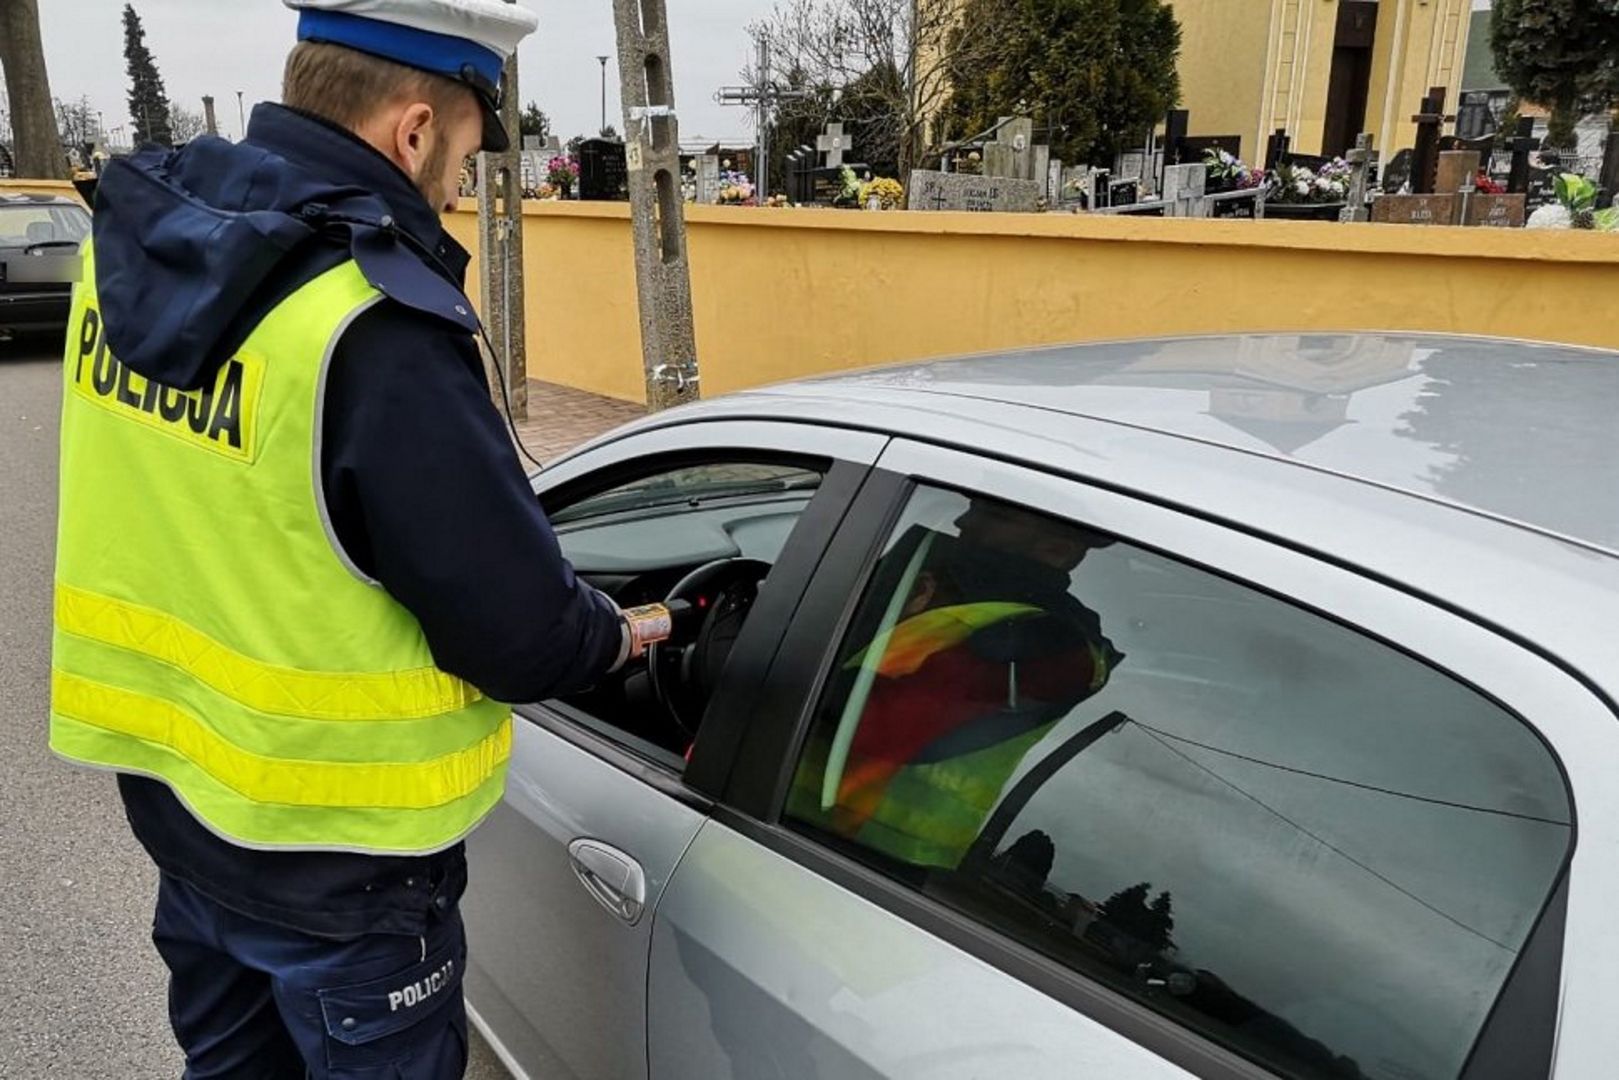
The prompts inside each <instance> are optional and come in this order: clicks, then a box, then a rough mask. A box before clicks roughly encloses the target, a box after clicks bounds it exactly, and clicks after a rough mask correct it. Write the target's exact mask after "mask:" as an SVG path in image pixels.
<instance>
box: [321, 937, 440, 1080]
mask: <svg viewBox="0 0 1619 1080" xmlns="http://www.w3.org/2000/svg"><path fill="white" fill-rule="evenodd" d="M465 966H466V945H465V939H464V938H463V937H462V936H461V935H459V934H457V935H455V936H454V937H453V938H452V939H451V940H450V941H449V942H447V943H445V944H444V945H443V946H441V947H440V948H439V949H438V950H436V951H434V952H432V953H429V954H428V955H427V957H426V958H425V959H423V960H422V961H421V962H420V963H417V964H413V965H411V966H410V967H408V968H406V969H405V970H403V971H401V972H399V973H398V974H395V975H389V976H387V977H386V978H381V979H373V980H372V981H370V982H365V983H359V984H356V985H354V986H343V987H337V988H334V989H329V990H320V991H317V996H318V997H319V999H320V1008H321V1017H322V1019H323V1020H324V1022H325V1025H326V1056H327V1063H328V1065H329V1066H330V1069H331V1075H332V1076H333V1077H334V1078H339V1077H341V1078H353V1080H361V1078H365V1080H370V1078H373V1077H375V1078H379V1080H380V1078H384V1077H386V1078H390V1080H392V1078H395V1077H403V1078H405V1080H414V1078H415V1077H422V1078H424V1080H426V1078H429V1077H437V1076H442V1075H445V1073H446V1071H447V1069H448V1068H449V1067H450V1066H451V1065H453V1064H454V1063H455V1062H456V1061H457V1060H459V1061H461V1062H464V1061H465V1059H466V1047H467V1035H466V1007H465V1005H464V1003H463V1002H462V1000H461V978H462V974H463V969H464V968H465ZM452 1075H459V1073H458V1072H457V1073H453V1074H452Z"/></svg>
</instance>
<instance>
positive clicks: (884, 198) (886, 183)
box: [860, 176, 905, 210]
mask: <svg viewBox="0 0 1619 1080" xmlns="http://www.w3.org/2000/svg"><path fill="white" fill-rule="evenodd" d="M860 205H861V206H864V207H865V208H866V209H867V210H898V209H899V208H900V207H902V206H904V205H905V188H904V187H903V186H902V185H901V184H900V182H899V181H898V180H895V179H893V178H891V177H887V176H879V177H878V178H877V179H875V180H872V181H870V182H868V183H866V184H863V185H862V186H861V188H860Z"/></svg>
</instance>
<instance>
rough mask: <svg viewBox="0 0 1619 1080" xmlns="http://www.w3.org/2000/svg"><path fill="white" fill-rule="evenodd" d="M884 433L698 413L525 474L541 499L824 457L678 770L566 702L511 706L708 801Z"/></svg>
mask: <svg viewBox="0 0 1619 1080" xmlns="http://www.w3.org/2000/svg"><path fill="white" fill-rule="evenodd" d="M888 441H889V440H888V437H887V436H883V435H877V434H874V433H871V432H860V431H852V430H844V429H838V428H830V427H820V426H816V425H809V424H802V423H793V422H777V421H755V420H706V421H705V420H703V419H702V418H701V417H697V418H693V419H691V420H689V421H686V422H682V423H673V424H661V425H646V426H642V427H632V428H629V429H626V430H624V431H623V432H620V433H617V434H616V435H614V436H610V437H609V438H608V439H606V440H604V441H600V442H597V443H593V444H590V445H588V446H586V447H584V448H582V449H581V450H579V451H577V452H575V453H573V454H570V455H568V456H567V457H565V458H563V459H562V460H561V461H559V462H557V463H556V464H555V465H552V466H549V467H546V468H542V469H541V470H539V471H538V472H536V473H534V474H532V475H531V476H530V478H529V481H530V486H531V488H532V489H533V491H534V494H535V497H536V498H538V499H539V500H540V502H541V505H542V506H546V507H547V509H549V507H550V506H554V505H560V504H564V503H567V502H570V501H573V500H576V499H583V498H589V497H590V496H591V495H593V494H596V493H599V492H602V491H606V490H610V489H612V488H613V487H616V486H619V485H620V484H623V483H625V482H627V481H629V480H632V479H635V478H638V477H644V476H649V475H654V474H656V473H658V472H663V471H668V470H670V469H677V468H682V467H686V466H690V465H698V464H720V463H723V462H724V461H725V460H726V458H728V457H729V458H732V459H734V458H735V457H737V456H742V457H745V458H747V459H748V460H750V461H760V462H776V461H780V462H787V463H795V462H796V463H803V462H806V461H815V462H822V463H825V464H826V466H827V468H826V471H825V473H824V474H823V476H822V482H821V485H820V486H819V487H818V488H816V489H815V491H814V492H813V494H812V496H811V498H810V500H809V502H808V504H807V505H806V506H805V509H804V512H803V514H802V515H801V516H800V518H799V521H798V524H797V525H796V526H795V527H794V528H793V530H792V532H791V534H790V535H789V537H788V540H787V544H786V546H785V547H784V548H783V550H782V554H781V557H780V558H779V559H778V560H777V563H776V567H775V569H774V571H773V573H772V588H771V590H770V591H769V592H768V594H762V595H761V598H760V603H759V605H758V606H756V607H755V609H754V610H753V612H751V613H750V615H749V618H748V621H747V623H746V624H745V625H744V628H743V631H742V633H741V635H740V636H739V637H738V639H737V643H736V646H735V648H734V649H733V652H732V654H731V659H730V660H729V661H728V663H727V667H726V672H725V677H724V679H723V680H722V683H721V686H720V688H719V690H718V692H717V693H716V694H715V697H714V700H712V701H710V702H709V707H708V710H707V711H706V712H705V714H704V719H703V723H702V724H701V726H700V727H699V729H698V738H697V740H696V743H695V744H694V745H693V748H692V753H691V757H690V760H689V761H688V762H687V763H686V766H685V768H684V770H676V769H674V768H672V767H670V766H669V765H668V764H666V763H664V762H662V761H660V760H658V759H656V758H653V757H651V756H648V755H646V754H644V753H640V752H638V751H637V750H636V749H635V748H634V745H633V743H632V741H631V740H630V739H629V738H623V739H621V738H615V737H614V736H613V735H611V734H609V733H608V732H606V731H604V730H602V729H603V728H604V727H610V725H606V724H605V723H603V722H602V721H599V720H597V719H596V718H594V717H590V716H588V714H585V713H582V712H581V711H580V710H578V709H576V708H575V707H573V706H571V705H569V704H568V703H567V702H564V701H560V700H556V699H551V700H547V701H541V702H530V703H524V704H520V705H517V706H515V707H514V712H515V713H516V714H517V715H519V716H520V717H522V718H523V719H524V720H527V721H529V722H530V723H532V724H534V725H535V726H537V727H538V728H540V729H541V730H543V731H546V732H548V733H550V734H552V735H554V736H556V737H558V738H561V739H563V740H565V741H566V742H568V743H570V744H572V745H573V746H575V747H577V748H579V749H581V750H583V751H585V752H586V753H589V754H591V755H593V756H595V757H597V758H599V759H600V760H602V761H603V762H605V763H607V764H609V765H612V766H613V767H615V768H617V769H619V770H620V771H622V772H625V773H628V774H629V775H631V776H634V777H635V778H637V779H638V780H640V781H641V782H642V783H645V784H647V785H648V786H650V787H653V788H655V789H657V790H659V791H660V792H662V793H664V794H666V795H669V796H670V797H673V798H677V799H679V800H681V801H682V802H685V803H686V804H688V805H691V806H695V807H698V808H702V809H706V808H708V807H710V806H711V805H712V804H713V801H714V799H715V797H716V796H717V794H718V791H719V788H720V785H721V784H722V783H723V780H724V777H725V776H726V775H728V774H729V772H730V765H731V762H732V760H733V759H734V756H735V751H736V742H737V740H738V737H739V734H740V732H741V731H743V730H745V727H746V724H745V723H743V722H742V721H743V720H744V719H745V718H747V717H749V716H750V715H751V713H752V710H751V690H752V689H756V687H757V685H758V684H759V683H760V682H762V680H763V677H764V672H765V669H766V668H767V666H768V663H769V660H770V659H771V658H772V657H773V656H774V655H775V645H776V643H777V642H779V640H780V639H781V636H782V634H783V632H784V630H785V626H786V625H787V621H788V620H789V619H790V617H791V615H792V612H793V611H794V610H796V608H797V606H798V603H799V601H800V599H801V598H802V595H803V592H804V589H805V588H807V587H808V584H809V581H810V578H811V576H812V575H813V573H814V571H815V569H816V567H817V566H818V565H819V563H820V560H821V558H822V556H823V555H824V553H825V551H826V548H827V545H828V544H829V543H830V542H831V540H832V538H833V537H834V536H835V535H836V534H837V532H838V530H839V526H840V525H841V523H842V521H843V519H844V516H845V515H846V514H847V513H848V511H849V509H850V507H851V505H853V503H854V502H855V499H856V497H857V495H858V493H859V492H860V490H861V488H862V486H863V485H864V484H865V482H866V479H867V477H868V476H869V475H870V474H871V472H872V469H873V466H874V465H875V463H876V461H877V459H878V457H879V456H880V454H881V453H882V451H883V449H884V448H885V447H886V445H887V443H888Z"/></svg>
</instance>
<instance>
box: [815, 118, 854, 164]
mask: <svg viewBox="0 0 1619 1080" xmlns="http://www.w3.org/2000/svg"><path fill="white" fill-rule="evenodd" d="M815 148H816V149H817V150H819V151H820V152H821V153H822V154H825V155H826V157H825V158H824V159H823V163H824V164H825V165H826V167H827V168H829V169H836V168H838V167H839V166H841V165H842V164H843V155H844V154H853V153H854V139H853V138H852V137H850V136H848V135H845V134H844V133H843V125H842V124H828V125H826V130H825V131H824V132H822V133H821V134H820V135H819V136H818V137H817V138H816V140H815Z"/></svg>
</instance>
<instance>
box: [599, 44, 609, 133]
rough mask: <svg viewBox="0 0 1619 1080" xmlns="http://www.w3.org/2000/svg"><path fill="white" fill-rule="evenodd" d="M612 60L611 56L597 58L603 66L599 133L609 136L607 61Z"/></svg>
mask: <svg viewBox="0 0 1619 1080" xmlns="http://www.w3.org/2000/svg"><path fill="white" fill-rule="evenodd" d="M611 59H612V57H611V56H598V57H596V63H598V64H600V65H601V66H602V126H601V128H600V129H599V130H598V131H597V134H598V135H606V134H607V61H609V60H611Z"/></svg>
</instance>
